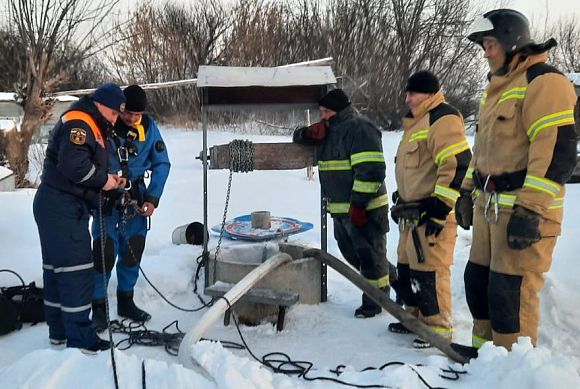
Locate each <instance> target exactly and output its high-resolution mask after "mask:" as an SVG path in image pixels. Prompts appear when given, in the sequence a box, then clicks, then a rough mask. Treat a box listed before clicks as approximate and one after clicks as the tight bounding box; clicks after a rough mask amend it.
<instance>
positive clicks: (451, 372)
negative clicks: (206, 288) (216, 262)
mask: <svg viewBox="0 0 580 389" xmlns="http://www.w3.org/2000/svg"><path fill="white" fill-rule="evenodd" d="M220 298H221V299H224V300H225V302H226V304H227V305H228V308H229V309H230V312H231V315H232V318H233V319H234V324H235V325H236V330H237V332H238V335H239V336H240V339H241V341H242V344H243V346H244V348H245V349H246V350H247V351H248V353H249V354H250V356H252V358H254V360H256V361H257V362H258V363H260V364H262V365H264V366H265V367H267V368H269V369H271V370H272V371H273V372H274V373H281V374H285V375H297V376H298V377H300V378H302V379H304V380H306V381H330V382H334V383H337V384H341V385H344V386H349V387H354V388H365V389H366V388H392V387H390V386H385V385H381V384H369V385H360V384H353V383H350V382H346V381H342V380H340V379H338V378H334V377H323V376H318V377H308V376H307V374H308V373H309V372H310V371H311V370H312V369H313V367H314V364H313V363H312V362H310V361H296V360H292V358H291V357H290V356H289V355H288V354H285V353H282V352H272V353H268V354H265V355H264V356H263V357H262V358H261V359H260V358H258V357H256V355H255V354H254V353H253V352H252V350H251V349H250V347H249V346H248V344H247V342H246V340H245V339H244V336H243V335H242V331H241V330H240V325H239V322H238V320H237V318H236V315H235V314H234V311H233V309H232V306H231V304H230V302H229V300H228V299H227V298H225V296H222V297H220ZM280 358H282V359H280ZM389 366H407V367H408V368H409V369H411V370H412V371H413V372H414V373H415V374H416V375H417V377H418V378H419V380H420V381H421V382H422V383H423V384H424V385H425V386H426V387H427V388H428V389H446V388H441V387H434V386H431V385H430V384H429V383H428V382H427V381H426V380H425V379H424V378H423V377H422V376H421V374H419V372H418V371H417V370H416V369H415V368H414V367H413V366H412V365H409V364H407V363H405V362H399V361H393V362H388V363H385V364H383V365H382V366H380V367H378V368H377V367H374V366H369V367H366V368H364V369H362V370H361V372H364V371H369V370H383V369H385V368H387V367H389ZM414 366H415V367H422V366H424V365H421V364H418V365H414ZM344 367H345V366H344V365H338V366H337V367H336V368H335V369H331V370H330V372H331V373H333V374H336V376H337V377H339V376H340V375H341V374H342V373H343V369H344ZM439 370H440V372H441V373H440V374H439V377H441V378H443V379H446V380H450V381H457V380H459V378H460V377H461V375H463V374H467V371H460V370H455V369H453V368H452V367H449V366H448V367H447V368H446V369H443V368H439Z"/></svg>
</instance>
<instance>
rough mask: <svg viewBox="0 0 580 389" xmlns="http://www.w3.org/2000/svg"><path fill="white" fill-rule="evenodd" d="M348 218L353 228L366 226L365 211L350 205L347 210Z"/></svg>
mask: <svg viewBox="0 0 580 389" xmlns="http://www.w3.org/2000/svg"><path fill="white" fill-rule="evenodd" d="M348 218H349V219H350V222H351V223H352V224H353V225H354V226H355V227H362V226H364V225H365V224H367V210H366V209H364V208H362V207H359V206H358V205H355V204H353V203H351V204H350V208H349V209H348Z"/></svg>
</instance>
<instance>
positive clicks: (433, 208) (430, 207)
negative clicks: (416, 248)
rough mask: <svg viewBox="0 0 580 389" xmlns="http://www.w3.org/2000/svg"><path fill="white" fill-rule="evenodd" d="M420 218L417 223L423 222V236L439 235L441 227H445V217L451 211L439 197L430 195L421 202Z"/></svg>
mask: <svg viewBox="0 0 580 389" xmlns="http://www.w3.org/2000/svg"><path fill="white" fill-rule="evenodd" d="M421 203H422V212H421V218H420V219H419V225H421V224H423V223H425V236H426V237H427V236H431V235H435V237H437V236H439V234H440V233H441V230H443V227H445V219H447V215H449V212H451V207H450V206H448V205H447V204H445V203H444V202H443V201H442V200H440V199H439V197H436V196H431V197H428V198H426V199H424V200H423V201H422V202H421Z"/></svg>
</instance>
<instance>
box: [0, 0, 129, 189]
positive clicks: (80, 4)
mask: <svg viewBox="0 0 580 389" xmlns="http://www.w3.org/2000/svg"><path fill="white" fill-rule="evenodd" d="M8 1H9V4H8V6H9V21H10V23H11V24H12V25H14V26H15V30H16V33H17V35H18V37H19V38H20V39H21V41H22V42H23V44H24V46H25V47H26V62H25V63H26V67H25V72H24V77H23V79H22V81H21V85H20V86H19V89H18V90H17V92H18V93H19V94H20V95H21V97H22V101H23V108H24V118H23V120H22V123H21V126H20V130H19V131H13V132H11V133H10V134H9V136H8V147H7V157H8V161H9V164H10V167H11V169H13V170H14V172H15V174H16V177H17V186H19V187H22V186H26V185H27V180H26V173H27V171H28V148H29V146H30V142H31V139H32V136H33V134H34V133H35V132H36V131H37V130H38V128H39V127H40V125H41V124H42V123H43V121H44V120H46V119H47V118H48V116H49V113H50V108H51V104H52V103H51V101H50V100H47V99H45V98H44V97H45V96H46V94H47V93H48V92H50V91H52V90H54V89H55V88H56V87H57V86H58V85H60V84H61V83H63V82H64V81H65V80H67V78H68V77H69V76H70V74H71V72H72V69H73V68H74V67H75V66H76V64H77V63H78V62H79V61H81V60H83V59H86V58H88V57H90V56H92V55H94V54H95V53H96V52H98V51H99V49H100V47H99V39H100V37H102V34H101V31H98V29H99V27H100V26H101V25H102V24H101V23H102V22H103V20H104V18H105V17H106V16H107V15H109V14H110V12H111V10H112V9H113V7H114V6H115V5H116V4H117V2H118V0H112V1H111V0H95V1H90V2H89V1H84V0H8ZM97 32H98V33H99V34H97ZM67 51H68V52H69V53H71V54H73V55H71V57H69V58H70V59H69V60H70V62H69V63H68V64H67V66H64V67H62V68H59V69H58V71H55V61H56V59H57V58H59V56H60V54H62V53H64V52H67Z"/></svg>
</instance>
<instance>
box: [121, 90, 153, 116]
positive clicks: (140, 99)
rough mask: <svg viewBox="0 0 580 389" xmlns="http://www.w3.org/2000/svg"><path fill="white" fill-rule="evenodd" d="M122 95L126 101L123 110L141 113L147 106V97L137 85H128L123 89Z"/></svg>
mask: <svg viewBox="0 0 580 389" xmlns="http://www.w3.org/2000/svg"><path fill="white" fill-rule="evenodd" d="M123 94H124V95H125V98H126V99H127V103H126V104H125V110H127V111H131V112H143V111H145V107H146V106H147V95H146V94H145V91H144V90H143V88H141V87H140V86H139V85H129V86H128V87H126V88H125V89H123Z"/></svg>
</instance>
